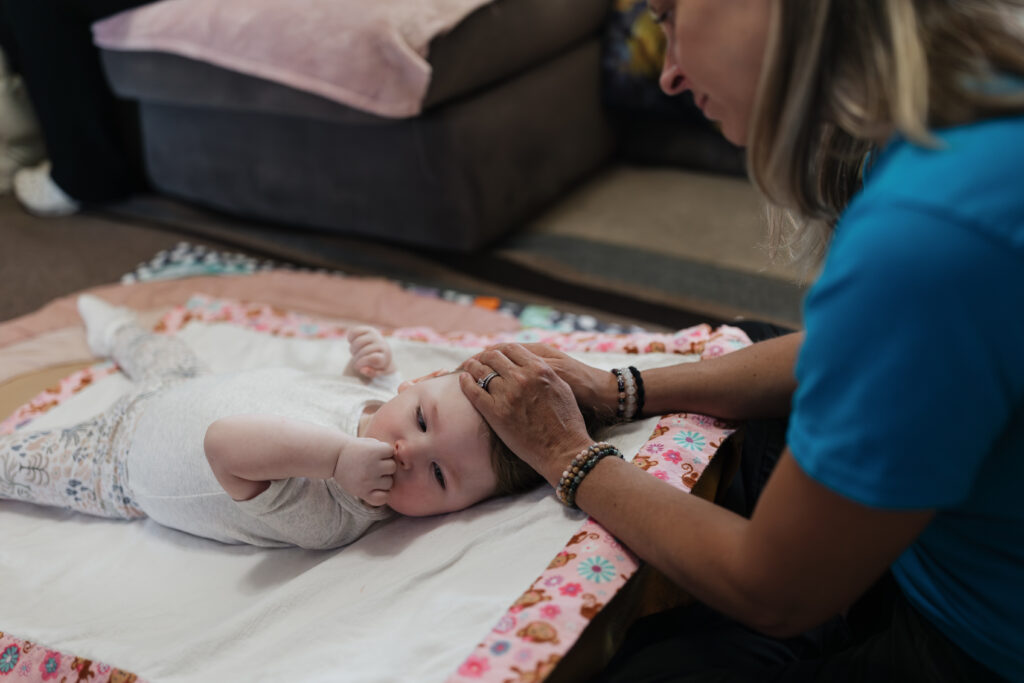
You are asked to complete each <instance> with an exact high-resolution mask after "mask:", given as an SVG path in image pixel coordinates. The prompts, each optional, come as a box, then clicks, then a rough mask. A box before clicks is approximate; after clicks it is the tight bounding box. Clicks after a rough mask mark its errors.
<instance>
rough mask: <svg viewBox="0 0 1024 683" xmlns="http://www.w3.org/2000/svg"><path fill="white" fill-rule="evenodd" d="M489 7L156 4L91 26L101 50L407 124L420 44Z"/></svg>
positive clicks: (166, 0) (438, 0) (260, 1)
mask: <svg viewBox="0 0 1024 683" xmlns="http://www.w3.org/2000/svg"><path fill="white" fill-rule="evenodd" d="M491 1H492V0H387V1H386V2H365V0H218V1H217V2H210V1H209V0H162V1H161V2H156V3H154V4H151V5H146V6H144V7H140V8H138V9H134V10H129V11H127V12H122V13H121V14H117V15H115V16H113V17H110V18H108V19H105V20H103V21H100V22H98V23H97V24H95V25H94V26H93V36H94V38H95V41H96V43H97V44H98V45H100V46H101V47H104V48H107V49H112V50H152V51H158V52H172V53H175V54H179V55H183V56H185V57H190V58H192V59H197V60H201V61H204V62H209V63H211V64H216V65H217V66H221V67H224V68H227V69H232V70H234V71H239V72H242V73H245V74H249V75H252V76H258V77H260V78H265V79H268V80H271V81H276V82H279V83H282V84H284V85H287V86H290V87H292V88H297V89H299V90H305V91H308V92H312V93H315V94H317V95H321V96H323V97H326V98H329V99H332V100H335V101H337V102H341V103H342V104H345V105H348V106H350V107H354V108H356V109H361V110H363V111H367V112H371V113H373V114H378V115H380V116H388V117H395V118H401V117H410V116H415V115H417V114H418V113H419V112H420V111H421V108H422V103H423V98H424V96H425V95H426V92H427V88H428V86H429V85H430V74H431V69H430V64H429V63H428V62H427V60H426V57H427V52H428V49H429V46H430V42H431V41H432V40H433V39H434V38H436V37H437V36H438V35H440V34H442V33H445V32H446V31H449V30H451V29H452V28H454V27H455V26H457V25H458V23H459V22H460V21H462V19H464V18H465V17H466V16H467V15H469V14H470V13H471V12H473V11H474V10H476V9H478V8H480V7H482V6H483V5H486V4H488V3H489V2H491Z"/></svg>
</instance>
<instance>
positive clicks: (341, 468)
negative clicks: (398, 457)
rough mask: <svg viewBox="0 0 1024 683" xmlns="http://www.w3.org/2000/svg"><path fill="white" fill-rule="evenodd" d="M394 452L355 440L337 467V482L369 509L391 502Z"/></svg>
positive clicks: (375, 443)
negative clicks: (368, 506)
mask: <svg viewBox="0 0 1024 683" xmlns="http://www.w3.org/2000/svg"><path fill="white" fill-rule="evenodd" d="M396 469H398V466H397V464H396V463H395V449H394V447H392V446H391V444H388V443H385V442H383V441H378V440H377V439H370V438H362V437H360V438H354V439H352V440H350V441H347V442H345V444H344V446H342V448H341V450H340V451H339V452H338V462H337V463H336V464H335V466H334V481H336V482H338V485H339V486H341V488H343V489H345V490H346V491H348V492H349V493H351V494H352V495H353V496H355V497H356V498H359V499H360V500H362V501H364V502H365V503H367V504H369V505H373V506H375V507H379V506H381V505H384V504H386V503H387V502H388V494H389V492H390V491H391V486H392V485H393V484H394V481H395V477H394V474H395V470H396Z"/></svg>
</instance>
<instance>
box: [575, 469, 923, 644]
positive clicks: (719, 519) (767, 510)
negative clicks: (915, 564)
mask: <svg viewBox="0 0 1024 683" xmlns="http://www.w3.org/2000/svg"><path fill="white" fill-rule="evenodd" d="M570 457H571V456H570ZM576 503H577V505H579V507H580V508H581V509H582V510H584V511H585V512H587V513H588V514H590V515H591V516H592V517H594V519H596V520H597V521H598V522H600V523H601V524H602V525H603V526H604V527H605V528H606V529H608V531H610V532H611V533H612V534H613V535H614V536H615V537H616V538H617V539H619V540H620V541H622V542H623V543H624V544H626V545H627V546H629V548H630V549H631V550H633V551H634V552H635V553H636V554H637V555H639V556H640V557H641V558H643V559H644V560H646V561H647V562H650V563H651V564H652V565H654V566H655V567H657V568H658V569H660V570H661V571H662V572H663V573H664V574H665V575H666V576H668V577H669V578H670V579H672V580H673V581H674V582H675V583H676V584H678V585H679V586H681V587H683V588H685V589H686V590H687V591H688V592H689V593H691V594H692V595H693V596H694V597H695V598H697V599H698V600H700V601H701V602H703V603H705V604H707V605H709V606H711V607H713V608H715V609H717V610H719V611H720V612H722V613H724V614H726V615H729V616H731V617H733V618H734V619H736V620H738V621H740V622H741V623H743V624H746V625H747V626H749V627H751V628H754V629H756V630H758V631H761V632H763V633H767V634H769V635H772V636H775V637H789V636H793V635H796V634H798V633H801V632H803V631H805V630H807V629H808V628H811V627H812V626H815V625H817V624H820V623H822V622H824V621H825V620H826V619H828V618H829V617H831V616H833V615H835V614H838V613H839V612H841V611H842V610H843V609H845V608H846V607H847V606H848V605H850V604H851V603H852V602H853V601H854V600H855V599H856V598H857V597H858V596H860V595H861V594H862V593H863V592H864V591H865V590H867V589H868V588H869V587H870V586H871V584H872V583H873V582H874V581H875V580H876V579H877V578H878V577H879V576H881V574H882V573H883V572H884V571H885V570H886V568H888V567H889V565H890V564H891V563H892V562H893V561H894V560H895V559H896V558H897V557H898V556H899V555H900V553H902V552H903V550H904V549H905V548H906V547H907V546H908V545H910V543H911V542H912V541H913V540H914V538H916V537H917V536H918V534H920V533H921V532H922V531H923V530H924V528H925V527H926V526H927V525H928V522H929V521H931V519H932V517H933V514H934V513H933V512H932V511H928V510H925V511H890V510H879V509H875V508H869V507H867V506H864V505H860V504H858V503H855V502H853V501H850V500H848V499H846V498H843V497H841V496H839V495H838V494H835V493H833V492H831V491H829V490H828V489H826V488H825V487H823V486H821V485H820V484H818V483H817V482H815V481H814V480H812V479H811V478H810V477H808V476H807V475H806V474H804V472H803V471H802V470H801V469H800V468H799V466H798V465H797V463H796V461H795V460H794V459H793V457H792V455H791V454H790V452H789V450H788V449H787V450H786V451H785V453H784V454H783V456H782V459H781V460H780V461H779V464H778V465H777V466H776V469H775V472H774V473H773V475H772V477H771V479H770V480H769V482H768V485H767V486H766V488H765V490H764V492H763V494H762V496H761V498H760V500H759V501H758V504H757V507H756V509H755V510H754V514H753V516H752V518H751V519H750V520H747V519H744V518H743V517H740V516H739V515H736V514H734V513H732V512H729V511H728V510H725V509H724V508H721V507H718V506H716V505H714V504H712V503H710V502H708V501H705V500H703V499H700V498H697V497H696V496H692V495H690V494H688V493H685V492H683V491H680V490H678V489H675V488H673V487H672V486H670V485H668V484H666V483H665V482H662V481H660V480H658V479H656V478H655V477H652V476H650V475H648V474H647V473H645V472H643V471H642V470H641V469H640V468H638V467H635V466H633V465H631V464H629V463H626V462H625V461H623V460H619V459H618V458H605V459H604V460H602V461H601V462H600V463H599V464H598V466H597V467H595V468H594V470H593V471H592V472H591V473H590V474H589V475H588V476H587V477H586V479H584V481H583V482H582V483H581V484H580V487H579V490H578V492H577V495H576Z"/></svg>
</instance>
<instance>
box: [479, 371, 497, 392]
mask: <svg viewBox="0 0 1024 683" xmlns="http://www.w3.org/2000/svg"><path fill="white" fill-rule="evenodd" d="M497 376H498V373H496V372H492V373H491V374H489V375H487V376H486V377H484V378H483V379H478V380H477V381H476V383H477V384H479V385H480V388H481V389H483V390H484V391H487V385H488V384H490V383H491V380H492V379H494V378H495V377H497Z"/></svg>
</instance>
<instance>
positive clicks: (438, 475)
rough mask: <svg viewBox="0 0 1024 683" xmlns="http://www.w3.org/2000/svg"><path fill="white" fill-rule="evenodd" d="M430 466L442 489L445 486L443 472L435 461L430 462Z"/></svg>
mask: <svg viewBox="0 0 1024 683" xmlns="http://www.w3.org/2000/svg"><path fill="white" fill-rule="evenodd" d="M430 466H431V467H433V468H434V479H437V483H438V484H440V485H441V488H442V489H444V488H447V486H445V483H444V472H442V471H441V468H440V467H438V465H437V463H436V462H432V463H430Z"/></svg>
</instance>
